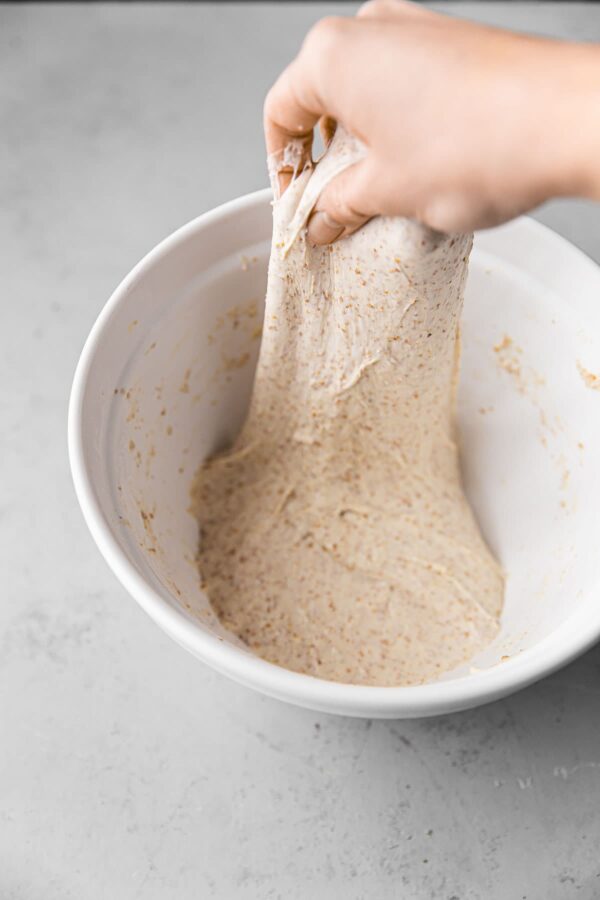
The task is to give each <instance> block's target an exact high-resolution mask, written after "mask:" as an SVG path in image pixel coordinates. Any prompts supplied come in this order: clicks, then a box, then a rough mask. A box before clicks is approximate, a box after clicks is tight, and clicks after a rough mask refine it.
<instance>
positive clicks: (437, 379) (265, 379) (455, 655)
mask: <svg viewBox="0 0 600 900" xmlns="http://www.w3.org/2000/svg"><path fill="white" fill-rule="evenodd" d="M361 153H362V148H361V146H360V145H359V144H358V143H357V142H355V141H354V140H353V139H352V138H350V137H349V136H348V135H346V134H344V133H343V132H340V133H339V134H338V135H337V136H336V139H335V140H334V143H333V145H332V146H331V148H330V150H329V151H328V153H327V154H326V155H325V157H324V158H323V160H322V161H321V162H320V163H319V164H317V166H316V169H315V170H314V171H312V172H310V171H307V172H304V173H303V174H301V175H300V176H299V177H298V178H297V179H296V180H295V181H294V182H293V183H292V185H291V186H290V187H289V188H288V190H287V191H286V192H285V194H284V196H283V197H282V198H281V199H279V200H278V201H276V202H275V204H274V217H273V218H274V222H273V226H274V227H273V244H272V250H271V260H270V265H269V279H268V289H267V298H266V313H265V321H264V331H263V340H262V346H261V351H260V359H259V363H258V369H257V372H256V380H255V384H254V393H253V397H252V402H251V408H250V412H249V415H248V418H247V421H246V423H245V426H244V428H243V430H242V432H241V434H240V436H239V438H238V439H237V441H236V443H235V445H234V447H233V448H232V449H231V450H230V451H229V452H226V453H223V454H221V455H219V456H217V457H215V458H212V459H210V460H208V461H207V462H206V463H205V464H204V465H203V466H202V468H201V470H200V472H199V475H198V478H197V482H196V484H195V487H194V497H195V507H196V509H197V514H198V518H199V522H200V527H201V540H200V549H199V555H198V562H199V567H200V572H201V576H202V579H203V584H204V587H205V589H206V591H207V592H208V596H209V598H210V601H211V603H212V606H213V608H214V609H215V611H216V613H217V615H218V616H219V618H220V620H221V621H222V623H223V624H224V625H225V626H226V627H227V628H228V629H230V630H231V631H232V632H234V633H235V634H236V635H238V636H239V637H240V638H241V639H242V640H243V641H244V642H245V643H246V644H247V645H248V646H249V647H250V648H252V649H253V650H254V651H255V652H256V653H257V654H259V655H260V656H262V657H264V658H265V659H267V660H270V661H271V662H274V663H277V664H279V665H281V666H285V667H287V668H289V669H293V670H295V671H298V672H304V673H308V674H311V675H316V676H318V677H320V678H326V679H331V680H334V681H342V682H350V683H353V684H365V685H407V684H419V683H422V682H425V681H429V680H432V679H435V678H436V677H438V676H439V675H440V674H442V673H443V672H446V671H449V670H451V669H453V668H454V667H456V666H458V665H459V664H461V663H463V662H465V661H467V660H468V659H469V658H470V657H472V656H473V655H474V654H475V653H476V652H478V651H479V650H480V649H482V648H483V647H484V646H485V645H486V644H488V642H490V641H491V640H492V638H493V637H494V635H495V634H496V632H497V629H498V618H499V615H500V612H501V607H502V602H503V592H504V583H503V576H502V572H501V570H500V568H499V566H498V564H497V562H496V561H495V560H494V558H493V556H492V555H491V553H490V551H489V550H488V548H487V546H486V545H485V543H484V540H483V538H482V537H481V534H480V532H479V529H478V526H477V523H476V521H475V519H474V517H473V514H472V512H471V509H470V507H469V505H468V502H467V500H466V498H465V496H464V493H463V490H462V486H461V480H460V472H459V460H458V451H457V446H456V436H455V422H454V397H455V390H456V383H457V375H458V360H459V352H460V351H459V318H460V314H461V307H462V300H463V291H464V285H465V279H466V275H467V262H468V257H469V252H470V249H471V243H472V237H471V236H470V235H455V236H450V237H449V236H446V235H441V234H437V233H434V232H431V231H429V230H427V229H425V228H423V227H421V226H420V225H418V224H416V223H414V222H411V221H406V220H402V219H390V218H378V219H374V220H372V221H371V222H370V223H369V224H368V225H367V226H366V227H364V228H363V229H361V230H360V231H359V232H357V233H356V234H355V235H353V236H351V237H349V238H347V239H344V240H343V241H340V242H339V243H337V244H335V245H333V246H330V247H321V248H319V247H313V246H311V245H310V244H308V243H307V241H306V239H305V228H304V226H305V223H306V220H307V217H308V215H309V213H310V210H311V209H312V207H313V205H314V202H315V200H316V198H317V197H318V195H319V193H320V191H321V190H322V187H323V186H324V184H325V183H327V181H328V180H329V179H330V178H332V177H333V175H334V174H336V173H337V172H338V171H340V170H341V169H342V168H344V167H345V166H347V165H349V164H350V163H352V162H354V161H356V159H358V158H360V155H361Z"/></svg>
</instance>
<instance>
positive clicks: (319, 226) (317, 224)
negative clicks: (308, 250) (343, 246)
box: [307, 212, 344, 244]
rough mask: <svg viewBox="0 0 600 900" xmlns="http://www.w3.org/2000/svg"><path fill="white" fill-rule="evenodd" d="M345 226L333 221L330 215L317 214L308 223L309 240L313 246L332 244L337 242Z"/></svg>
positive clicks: (324, 213)
mask: <svg viewBox="0 0 600 900" xmlns="http://www.w3.org/2000/svg"><path fill="white" fill-rule="evenodd" d="M343 230H344V226H343V225H340V223H339V222H336V221H335V219H332V218H331V216H330V215H329V213H326V212H316V213H315V214H314V215H313V216H312V217H311V219H310V221H309V223H308V232H307V234H308V239H309V241H311V243H313V244H331V243H332V242H333V241H335V240H337V238H339V236H340V235H341V233H342V232H343Z"/></svg>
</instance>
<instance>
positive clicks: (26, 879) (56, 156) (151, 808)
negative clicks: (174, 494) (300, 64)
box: [0, 3, 600, 900]
mask: <svg viewBox="0 0 600 900" xmlns="http://www.w3.org/2000/svg"><path fill="white" fill-rule="evenodd" d="M333 8H334V9H336V10H338V11H343V10H345V9H350V7H348V8H346V7H342V6H340V5H337V6H335V7H333ZM444 8H445V9H446V10H452V9H455V10H460V12H461V13H463V14H465V15H474V16H476V17H478V18H485V19H487V20H489V21H491V22H497V23H502V24H506V25H513V26H517V27H524V28H534V29H538V30H540V31H543V32H547V33H553V34H557V35H571V36H580V37H582V36H587V37H590V38H594V37H595V39H597V40H598V39H600V7H599V6H598V5H596V4H584V5H583V4H582V5H578V4H576V3H570V4H569V3H555V4H549V5H545V6H544V5H542V6H540V5H537V4H534V5H520V4H516V3H507V4H503V3H479V4H477V3H476V4H464V5H462V6H460V5H456V6H454V5H453V4H445V6H444ZM331 9H332V6H331V5H329V6H326V5H319V4H310V5H304V4H293V5H287V6H285V7H283V6H278V5H276V4H273V5H269V6H267V5H262V6H253V5H250V4H243V5H241V6H235V5H226V6H220V7H218V6H216V5H198V6H194V5H181V6H180V5H176V4H170V5H152V6H147V7H146V6H143V5H138V4H132V5H122V6H119V5H112V6H110V5H107V6H104V5H92V6H77V5H70V6H51V5H43V6H36V5H27V6H19V5H14V6H4V7H0V69H1V72H0V113H1V122H0V248H1V249H0V259H1V266H0V271H1V275H0V284H1V289H2V296H1V300H0V316H1V322H0V341H1V345H2V346H1V352H0V375H1V377H0V409H1V419H0V423H1V424H0V436H1V442H2V449H1V451H0V460H1V464H2V469H1V471H2V492H1V495H0V559H1V561H0V571H1V572H2V575H3V589H2V591H1V593H0V672H1V674H0V898H1V900H13V898H14V900H84V898H85V900H100V898H107V900H108V898H110V900H115V898H127V900H130V898H144V900H163V898H165V900H173V898H177V900H192V898H194V900H196V898H208V897H217V898H225V900H230V898H243V900H246V898H253V900H254V898H276V897H281V898H285V900H295V898H302V900H304V898H311V900H312V898H315V900H320V898H324V900H325V898H327V900H329V898H334V900H335V898H344V900H346V898H348V900H353V898H369V900H383V898H400V897H402V898H403V900H415V898H418V900H420V898H435V900H522V898H527V900H563V898H565V900H569V898H575V897H577V898H580V900H592V898H597V897H599V896H600V819H599V815H598V813H599V808H600V702H599V701H600V651H599V650H598V649H595V650H592V651H591V652H589V653H588V654H587V655H586V656H585V657H584V658H583V659H581V660H580V661H578V662H576V663H575V664H574V665H572V666H570V667H569V668H567V669H566V670H564V671H563V672H561V673H559V674H557V675H555V676H553V677H551V678H548V679H547V680H546V681H544V682H542V683H541V684H539V685H537V686H535V687H533V688H530V689H529V690H526V691H524V692H522V693H521V694H519V695H517V696H514V697H512V698H510V699H508V700H505V701H502V702H499V703H496V704H494V705H493V706H489V707H487V708H484V709H479V710H475V711H473V712H468V713H464V714H460V715H454V716H449V717H447V718H439V719H430V720H426V721H417V722H397V723H394V722H372V723H371V722H364V721H352V720H349V719H340V718H333V717H327V716H323V715H316V714H313V713H310V712H304V711H302V710H298V709H294V708H291V707H286V706H284V705H282V704H280V703H277V702H275V701H271V700H267V699H265V698H263V697H260V696H257V695H254V694H252V693H250V692H248V691H247V690H245V689H243V688H241V687H238V686H236V685H234V684H232V683H230V682H228V681H226V680H225V679H223V678H221V677H220V676H218V675H216V674H214V673H213V672H211V671H210V670H209V669H207V668H205V667H204V666H202V665H201V664H200V663H199V662H197V661H195V660H194V659H193V658H192V657H191V656H188V655H187V654H186V653H184V652H183V651H182V650H180V649H179V648H178V647H177V646H176V645H175V644H174V643H172V642H171V641H170V640H168V639H167V638H166V637H165V636H163V634H162V633H161V632H160V631H159V630H158V629H157V628H156V627H155V626H154V625H153V624H152V623H151V622H150V621H149V620H148V619H147V618H146V617H145V615H144V614H143V613H142V612H141V611H140V610H139V609H138V608H137V606H136V605H135V604H134V602H133V601H132V600H131V599H130V598H129V597H128V596H126V594H125V593H124V591H123V590H122V589H121V588H120V587H119V585H118V584H117V583H116V581H115V579H114V578H113V577H112V575H111V574H110V572H109V571H108V569H107V567H106V565H105V564H104V562H103V561H102V560H101V558H100V556H99V554H98V552H97V551H96V549H95V547H94V546H93V544H92V541H91V538H90V537H89V536H88V534H87V531H86V529H85V526H84V524H83V521H82V517H81V515H80V512H79V510H78V508H77V506H76V502H75V498H74V495H73V491H72V488H71V483H70V477H69V472H68V466H67V456H66V441H65V417H66V407H67V395H68V390H69V385H70V381H71V377H72V373H73V369H74V366H75V363H76V360H77V357H78V354H79V351H80V349H81V346H82V343H83V341H84V338H85V336H86V334H87V332H88V330H89V328H90V326H91V324H92V322H93V320H94V318H95V316H96V314H97V313H98V311H99V310H100V308H101V306H102V304H103V303H104V302H105V300H106V298H107V297H108V295H109V294H110V292H111V291H112V289H113V287H114V286H115V285H116V284H117V282H118V281H119V280H120V279H121V277H122V276H123V275H125V273H126V272H127V271H128V270H129V269H130V267H131V266H132V264H133V263H134V262H135V261H136V260H137V259H138V258H139V257H140V256H142V255H143V254H144V253H145V252H146V251H147V250H148V249H149V248H150V247H152V246H153V245H154V244H155V243H156V242H157V241H158V240H160V239H161V238H162V237H163V236H165V235H166V234H167V233H169V232H170V231H171V230H173V229H174V228H176V227H177V226H179V225H180V224H182V223H183V222H185V221H186V220H188V219H190V218H192V217H194V216H195V215H197V214H198V213H199V212H201V211H203V210H205V209H208V208H209V207H211V206H213V205H215V204H217V203H219V202H221V201H223V200H226V199H228V198H231V197H234V196H236V195H239V194H242V193H245V192H246V191H250V190H253V189H255V188H258V187H261V186H262V185H264V184H265V180H266V179H265V167H264V160H263V155H264V154H263V146H262V136H261V125H260V115H261V103H262V98H263V95H264V93H265V91H266V89H267V87H268V85H269V83H270V82H271V81H272V79H273V78H274V76H275V75H276V73H277V72H278V70H279V69H281V68H282V67H283V65H284V64H285V63H286V62H287V61H288V59H289V58H290V56H291V55H292V53H293V52H294V50H295V48H296V47H297V46H298V43H299V41H300V39H301V36H302V35H303V33H304V32H305V31H306V29H307V27H308V26H309V25H310V23H311V22H313V21H314V20H315V19H317V18H318V17H319V16H320V15H322V14H324V13H325V12H329V11H331ZM582 127H584V123H582ZM540 218H542V219H543V220H544V221H546V222H548V223H550V224H551V225H553V227H555V228H556V229H557V230H558V231H560V232H562V233H563V234H565V235H567V236H568V237H569V238H571V239H572V240H574V241H575V243H577V244H579V245H580V246H581V247H583V248H584V249H585V250H587V252H588V253H590V254H591V255H592V256H594V257H595V258H596V259H597V260H599V261H600V229H599V226H600V208H599V207H594V206H593V205H591V204H584V203H577V204H575V203H563V204H556V205H553V206H552V207H549V208H548V209H547V210H545V211H543V212H542V214H541V215H540ZM599 302H600V298H599Z"/></svg>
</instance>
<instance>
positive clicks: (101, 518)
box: [68, 188, 600, 718]
mask: <svg viewBox="0 0 600 900" xmlns="http://www.w3.org/2000/svg"><path fill="white" fill-rule="evenodd" d="M271 197H272V195H271V190H270V189H269V188H264V189H262V190H258V191H255V192H253V193H250V194H246V195H244V196H242V197H239V198H236V199H234V200H230V201H228V202H226V203H224V204H221V205H220V206H218V207H216V208H214V209H212V210H210V211H209V212H206V213H203V214H202V215H200V216H198V217H196V218H195V219H192V220H191V221H190V222H188V223H186V224H185V225H183V226H182V227H180V228H178V229H177V230H176V231H174V232H173V233H172V234H170V235H169V236H168V237H166V238H164V239H163V240H162V241H160V242H159V243H158V244H157V245H156V246H155V247H154V248H153V249H152V250H150V251H149V252H148V253H147V254H146V255H145V256H144V257H143V258H142V259H141V260H140V261H139V262H138V263H137V264H136V265H135V266H134V267H133V269H132V270H131V271H130V272H129V274H128V275H126V276H125V278H124V279H123V280H122V281H121V283H120V284H119V285H118V286H117V288H116V289H115V290H114V292H113V293H112V295H111V296H110V298H109V300H108V301H107V302H106V304H105V306H104V307H103V309H102V310H101V311H100V314H99V315H98V317H97V319H96V321H95V322H94V325H93V326H92V328H91V331H90V333H89V335H88V337H87V339H86V341H85V344H84V347H83V350H82V352H81V356H80V358H79V361H78V364H77V367H76V370H75V374H74V378H73V384H72V388H71V394H70V399H69V411H68V452H69V461H70V466H71V474H72V479H73V483H74V487H75V492H76V495H77V499H78V501H79V504H80V506H81V510H82V513H83V516H84V519H85V522H86V524H87V526H88V528H89V530H90V532H91V535H92V537H93V539H94V541H95V542H96V544H97V546H98V548H99V550H100V552H101V554H102V556H103V557H104V559H105V560H106V562H107V564H108V566H109V568H110V569H111V570H112V571H113V572H114V574H115V575H116V577H117V578H118V580H119V581H120V582H121V584H122V586H123V587H124V588H125V590H126V591H127V592H128V593H130V594H131V595H132V597H133V598H134V599H135V600H136V601H137V603H138V604H139V605H140V606H141V607H142V609H143V610H144V611H145V612H146V613H147V614H148V615H149V616H150V617H151V618H152V619H153V620H154V621H155V622H156V623H157V624H158V625H159V626H160V627H161V628H162V629H163V630H164V631H165V632H166V633H167V634H168V635H169V636H170V637H172V638H173V639H174V640H175V641H177V643H179V644H180V645H181V646H183V647H184V648H186V649H187V650H188V651H190V652H191V653H192V654H194V655H195V656H197V657H198V658H199V659H201V660H203V661H204V662H206V663H207V664H208V665H209V666H211V667H212V668H214V669H216V670H217V671H219V672H221V673H223V674H226V675H228V676H229V677H230V678H232V679H233V680H234V681H237V682H240V683H243V684H245V685H247V686H249V687H252V688H253V689H255V690H258V691H260V692H261V693H264V694H267V695H269V696H272V697H276V698H278V699H280V700H285V701H287V702H291V703H295V704H297V705H300V706H304V707H308V708H311V709H315V710H322V711H326V712H337V713H342V714H347V715H354V716H366V717H369V716H373V717H377V716H380V717H398V718H400V717H418V716H428V715H436V714H440V713H445V712H452V711H456V710H460V709H466V708H469V707H472V706H476V705H479V704H481V703H484V702H490V701H492V700H495V699H497V698H499V697H502V696H505V695H506V694H509V693H512V692H514V691H516V690H518V689H520V688H523V687H526V686H527V685H529V684H532V683H533V682H535V681H537V680H539V679H540V678H542V677H545V676H546V675H549V674H551V673H552V672H554V671H556V670H557V669H558V668H560V667H562V666H564V665H566V664H567V663H568V662H570V661H571V660H573V659H574V658H575V657H577V656H579V655H580V654H581V653H583V652H584V651H585V650H587V649H588V648H589V647H591V646H592V645H593V644H594V643H595V642H596V641H597V640H598V639H599V638H600V610H599V614H598V618H597V621H596V622H594V621H593V620H592V619H590V617H589V616H587V617H586V618H585V619H584V622H583V624H584V626H585V628H578V627H577V622H576V621H575V620H576V619H577V612H575V613H574V614H573V615H572V616H571V617H569V618H568V619H567V620H565V622H564V623H562V625H561V626H559V627H558V628H557V629H555V630H554V631H553V632H552V633H551V634H549V635H547V636H546V637H545V638H543V639H542V640H541V641H539V642H538V643H537V644H535V645H534V646H533V647H530V648H528V649H526V650H524V651H522V652H521V653H519V654H517V655H515V656H513V657H511V658H510V659H508V660H507V661H505V662H503V663H502V664H498V665H496V666H494V667H491V668H490V669H486V670H482V671H478V672H476V673H473V674H469V675H463V676H460V677H458V678H453V679H450V680H445V681H437V682H430V683H427V684H423V685H412V686H400V687H377V686H367V685H354V684H344V683H340V682H334V681H327V680H325V679H321V678H317V677H315V676H311V675H304V674H301V673H298V672H292V671H290V670H288V669H284V668H282V667H281V666H278V665H276V664H274V663H270V662H267V661H266V660H263V659H261V658H259V657H257V656H255V655H254V654H252V653H251V652H249V651H245V650H243V649H241V648H239V647H236V646H235V645H233V644H228V643H227V642H225V641H224V640H223V638H220V637H218V636H217V635H214V634H212V633H210V632H209V631H208V630H206V628H205V626H203V625H202V623H200V622H197V621H194V620H193V619H192V618H191V617H190V616H189V615H188V614H187V613H186V612H185V611H184V610H183V609H179V608H176V607H175V606H172V605H170V604H169V603H168V602H167V601H166V600H165V599H164V598H163V597H161V595H160V594H159V593H158V592H157V591H156V590H155V589H154V588H153V587H152V586H151V585H150V584H149V583H148V582H147V581H146V580H145V578H143V577H142V576H141V575H140V573H139V572H138V571H137V569H136V568H135V566H134V565H133V564H132V562H131V561H130V560H129V558H128V557H127V554H126V553H125V551H124V550H123V549H122V547H121V545H120V543H119V541H118V540H117V539H116V537H115V535H114V534H113V532H112V529H111V526H110V524H109V521H108V520H107V518H106V517H105V515H104V513H103V511H102V508H101V506H100V503H99V501H98V498H97V496H96V491H95V488H94V484H93V480H92V477H91V474H90V471H89V468H88V466H87V464H86V452H85V447H86V440H85V436H84V433H83V420H82V414H83V404H84V401H85V395H86V391H87V389H88V383H89V378H90V373H91V371H92V369H93V366H94V361H95V355H96V350H97V347H98V344H99V343H100V341H101V339H102V336H103V333H104V330H105V328H106V327H107V326H108V323H109V321H110V319H111V317H112V314H113V312H114V310H115V309H116V308H117V307H118V306H119V304H120V303H121V302H122V301H123V300H124V298H125V297H126V296H127V294H128V291H129V288H130V286H131V285H132V283H133V282H134V281H135V280H136V279H137V278H138V277H139V275H140V274H142V273H143V272H146V271H148V270H149V269H151V268H153V267H155V266H156V265H158V264H159V263H160V261H161V260H162V259H163V258H164V257H165V256H167V255H168V254H169V253H170V251H171V250H172V249H173V248H174V247H176V246H177V245H179V244H180V243H182V242H184V241H186V240H187V239H188V238H189V237H190V236H192V235H197V234H201V233H202V232H203V231H205V230H207V229H210V227H211V226H212V225H213V223H215V222H217V221H219V220H221V219H222V218H223V217H225V216H228V215H230V214H232V213H234V214H235V213H240V212H241V211H243V210H248V209H251V208H252V207H255V206H264V204H265V203H270V202H271ZM512 224H513V225H515V224H516V225H517V226H518V227H519V228H521V229H525V230H528V231H530V232H531V231H534V232H537V234H538V235H539V236H540V235H541V234H542V233H544V237H545V239H546V240H547V239H548V238H549V236H551V238H552V239H553V240H555V241H558V242H559V243H560V244H561V245H563V247H564V245H565V244H566V245H567V246H568V247H569V249H570V251H571V252H575V253H576V254H578V255H579V256H580V257H582V258H583V259H585V260H586V261H587V263H588V264H591V265H592V266H593V267H594V269H595V270H596V271H597V270H598V266H597V265H596V264H595V263H594V261H593V260H591V259H590V258H589V257H588V256H586V254H585V253H583V251H581V250H580V249H579V248H578V247H576V246H575V245H573V244H571V242H570V241H567V240H566V239H565V238H563V237H561V236H560V235H557V234H556V233H555V232H553V231H552V230H551V229H549V228H547V227H546V226H544V225H541V224H540V223H538V222H535V221H534V220H532V219H529V218H526V217H521V218H519V219H517V220H514V222H513V223H512ZM569 625H571V627H569Z"/></svg>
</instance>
